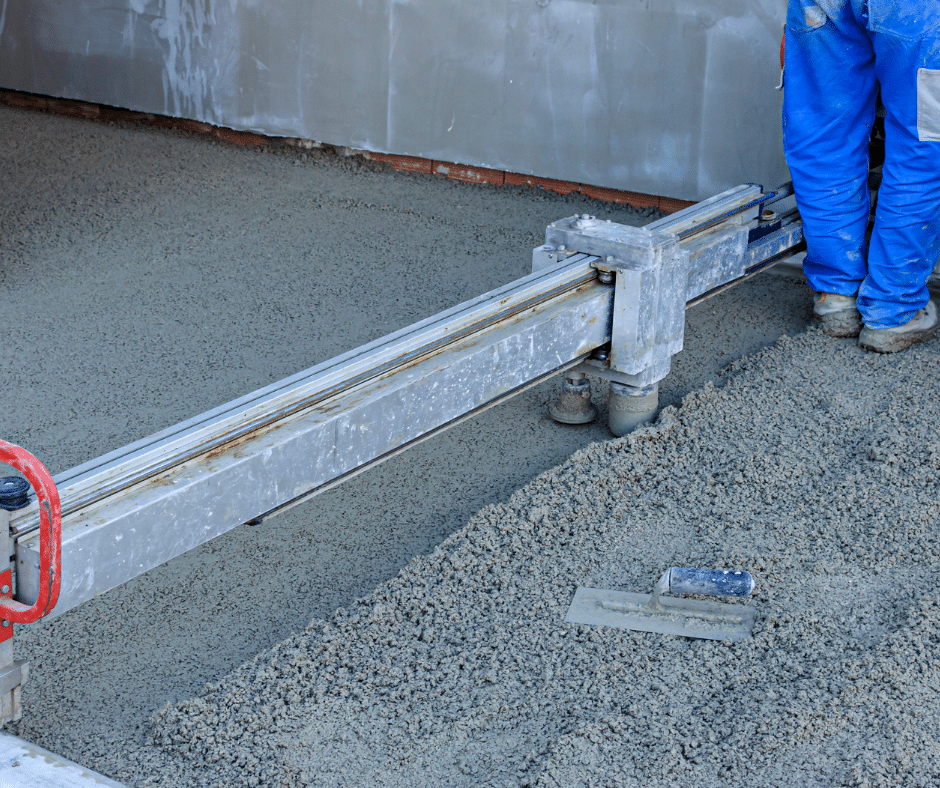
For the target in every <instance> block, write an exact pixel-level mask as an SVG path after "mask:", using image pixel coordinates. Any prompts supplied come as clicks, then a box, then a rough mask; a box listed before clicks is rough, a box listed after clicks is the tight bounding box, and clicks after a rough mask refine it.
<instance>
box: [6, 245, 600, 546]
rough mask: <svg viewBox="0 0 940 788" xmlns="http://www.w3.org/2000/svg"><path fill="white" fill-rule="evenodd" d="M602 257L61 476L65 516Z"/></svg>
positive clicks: (434, 347) (582, 274) (34, 519)
mask: <svg viewBox="0 0 940 788" xmlns="http://www.w3.org/2000/svg"><path fill="white" fill-rule="evenodd" d="M594 261H595V258H593V257H589V256H588V255H575V256H573V257H570V258H569V259H568V260H567V261H566V263H567V264H566V265H556V266H554V267H550V268H547V269H545V270H543V271H540V272H539V273H538V274H533V275H530V276H527V277H525V278H523V279H519V280H517V281H515V282H512V283H511V284H508V285H506V286H504V287H500V288H497V289H496V290H492V291H490V292H489V293H486V294H484V295H482V296H479V297H477V298H474V299H472V300H470V301H466V302H464V303H463V304H460V305H458V306H456V307H453V308H452V309H448V310H446V311H444V312H441V313H439V314H437V315H435V316H434V317H431V318H428V319H427V320H423V321H421V322H419V323H416V324H414V325H412V326H408V327H407V328H404V329H402V330H400V331H397V332H395V333H393V334H389V335H388V336H385V337H382V338H381V339H378V340H376V341H374V342H371V343H369V344H367V345H364V346H363V347H361V348H357V349H356V350H353V351H350V352H348V353H344V354H342V355H340V356H337V357H336V358H333V359H331V360H329V361H326V362H324V363H322V364H319V365H317V366H315V367H311V368H310V369H307V370H304V371H302V372H299V373H297V374H295V375H292V376H290V377H288V378H285V379H283V380H281V381H279V382H277V383H273V384H271V385H269V386H266V387H264V388H262V389H259V390H257V391H255V392H252V393H251V394H247V395H245V396H243V397H240V398H238V399H235V400H232V401H231V402H228V403H226V404H225V405H221V406H219V407H217V408H214V409H212V410H210V411H207V412H205V413H203V414H201V415H199V416H196V417H194V418H192V419H189V420H187V421H184V422H181V423H180V424H177V425H174V426H172V427H169V428H168V429H166V430H163V431H161V432H158V433H156V434H154V435H151V436H149V437H147V438H144V439H142V440H140V441H137V442H135V443H132V444H129V445H128V446H125V447H123V448H121V449H118V450H116V451H113V452H110V453H108V454H105V455H103V456H101V457H98V458H96V459H94V460H91V461H90V462H87V463H84V464H82V465H79V466H76V467H75V468H72V469H71V470H68V471H65V472H64V473H61V474H58V475H57V476H55V477H54V481H55V483H56V486H57V487H58V489H59V494H60V497H61V500H62V514H63V516H68V515H71V514H73V513H75V512H78V511H79V510H81V509H83V508H85V507H87V506H89V505H91V504H93V503H95V502H96V501H99V500H102V499H104V498H107V497H108V496H112V495H114V494H115V493H117V492H119V491H120V490H123V489H127V488H128V487H131V486H133V485H135V484H137V483H139V482H141V481H144V480H145V479H147V478H150V477H152V476H155V475H157V474H159V473H162V472H164V471H167V470H169V469H170V468H172V467H174V466H175V465H179V464H181V463H183V462H185V461H186V460H188V459H192V458H193V457H197V456H199V455H200V454H204V453H206V452H208V451H211V450H213V449H216V448H219V447H220V446H223V445H224V444H226V443H228V442H230V441H233V440H238V439H240V438H242V437H244V436H245V435H248V434H249V433H251V432H253V431H256V430H258V429H260V428H262V427H265V426H268V425H270V424H274V423H275V422H277V421H279V420H281V419H283V418H285V417H287V416H289V415H291V414H293V413H296V412H298V411H301V410H303V409H305V408H309V407H311V406H313V405H315V404H317V403H318V402H322V401H324V400H326V399H328V398H330V397H332V396H335V395H336V394H338V393H340V392H341V391H343V390H347V389H350V388H352V387H353V386H356V385H358V384H360V383H363V382H365V381H367V380H370V379H372V378H375V377H378V376H380V375H382V374H384V373H385V372H388V371H389V370H391V369H394V368H396V367H399V366H402V365H405V364H408V363H410V362H412V361H414V360H416V359H419V358H421V357H422V356H425V355H428V354H431V353H434V352H437V351H439V350H440V349H441V348H443V347H445V346H446V345H448V344H450V343H453V342H456V341H458V340H460V339H462V338H464V337H467V336H470V335H472V334H473V333H475V332H478V331H480V330H482V329H484V328H486V327H487V326H490V325H493V324H495V323H499V322H502V321H505V320H507V319H508V318H511V317H513V316H514V315H516V314H519V313H520V312H522V311H524V310H526V309H529V308H531V307H533V306H536V305H538V304H540V303H544V302H545V301H548V300H550V299H552V298H554V297H555V296H557V295H559V294H561V293H564V292H566V291H568V290H571V289H573V288H575V287H577V286H579V285H581V284H583V283H585V282H587V281H590V280H591V279H593V278H594V277H595V276H596V275H597V274H596V271H594V269H593V268H592V267H591V263H593V262H594ZM38 526H39V511H38V506H37V505H36V504H35V503H33V504H32V505H31V506H29V507H27V508H25V509H21V510H19V511H18V512H17V513H16V514H15V516H14V517H13V518H12V520H11V524H10V527H11V530H12V532H13V533H14V534H18V535H19V534H25V533H29V532H31V531H32V530H34V529H35V528H38Z"/></svg>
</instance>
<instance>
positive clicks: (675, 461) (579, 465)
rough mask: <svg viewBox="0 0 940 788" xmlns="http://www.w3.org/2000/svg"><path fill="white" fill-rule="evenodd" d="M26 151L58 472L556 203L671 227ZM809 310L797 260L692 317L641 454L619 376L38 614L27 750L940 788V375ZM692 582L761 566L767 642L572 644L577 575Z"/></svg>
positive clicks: (260, 164) (378, 325) (251, 169)
mask: <svg viewBox="0 0 940 788" xmlns="http://www.w3.org/2000/svg"><path fill="white" fill-rule="evenodd" d="M0 129H2V132H3V137H4V140H5V141H6V145H5V147H4V150H3V153H2V154H0V155H2V156H3V158H4V162H3V169H4V172H5V173H6V176H5V178H4V185H3V201H2V203H0V226H2V228H3V235H2V237H0V255H2V256H0V295H2V299H3V301H2V303H3V307H2V314H3V318H4V319H3V326H4V327H3V332H4V333H3V337H4V344H5V349H6V352H5V353H4V354H3V356H2V358H0V375H2V379H3V392H4V397H3V401H4V408H3V409H2V413H0V435H2V436H3V437H4V438H5V439H7V440H10V441H12V442H14V443H18V444H20V445H23V446H25V447H26V448H28V449H30V450H31V451H33V452H34V453H35V454H37V455H38V456H39V457H40V458H41V459H43V460H44V461H45V462H46V464H47V465H48V466H49V468H50V469H51V470H52V471H53V472H54V473H55V472H58V471H62V470H64V469H66V468H69V467H71V466H73V465H76V464H78V463H80V462H83V461H85V460H88V459H90V458H92V457H94V456H97V455H99V454H101V453H103V452H105V451H108V450H110V449H113V448H117V447H119V446H122V445H124V444H126V443H128V442H130V441H132V440H135V439H137V438H140V437H143V436H145V435H147V434H150V433H152V432H154V431H156V430H158V429H161V428H163V427H165V426H168V425H171V424H173V423H176V422H178V421H180V420H182V419H184V418H187V417H189V416H193V415H195V414H197V413H199V412H202V411H203V410H206V409H208V408H210V407H212V406H214V405H217V404H220V403H222V402H225V401H227V400H230V399H232V398H234V397H236V396H238V395H240V394H244V393H247V392H249V391H252V390H253V389H255V388H258V387H259V386H261V385H264V384H267V383H269V382H272V381H275V380H278V379H280V378H282V377H285V376H287V375H289V374H292V373H294V372H297V371H299V370H301V369H304V368H307V367H309V366H312V365H313V364H315V363H317V362H319V361H322V360H324V359H326V358H329V357H331V356H333V355H336V354H337V353H339V352H341V351H344V350H348V349H351V348H353V347H356V346H358V345H361V344H363V343H364V342H367V341H369V340H371V339H374V338H375V337H377V336H380V335H382V334H385V333H388V332H389V331H392V330H394V329H396V328H399V327H402V326H404V325H407V324H409V323H411V322H414V321H416V320H419V319H421V318H424V317H426V316H428V315H430V314H433V313H434V312H437V311H440V310H441V309H444V308H446V307H448V306H451V305H453V304H455V303H458V302H460V301H462V300H466V299H468V298H471V297H473V296H476V295H478V294H480V293H482V292H485V291H487V290H489V289H492V288H493V287H495V286H497V285H499V284H502V283H505V282H509V281H512V280H513V279H516V278H518V277H520V276H522V275H524V274H526V273H527V272H528V269H529V265H530V259H531V258H530V253H531V249H532V248H533V247H534V246H537V245H538V244H539V243H541V239H542V237H543V233H544V228H545V226H546V225H547V224H548V223H549V222H550V221H552V220H554V219H557V218H560V217H562V216H567V215H571V214H573V213H583V212H589V213H592V214H596V215H598V216H600V217H603V218H610V219H612V220H614V221H620V222H627V223H634V224H642V223H645V222H647V221H649V220H650V219H651V218H653V217H652V216H651V215H649V214H644V213H639V212H634V211H632V210H630V209H627V208H624V207H620V206H610V205H606V204H603V203H598V202H593V201H590V200H587V199H585V198H583V197H580V196H572V195H569V196H564V197H562V196H559V195H555V194H552V193H549V192H543V191H540V190H535V189H529V188H522V187H500V188H491V187H478V186H470V185H466V184H459V183H454V182H451V181H447V180H444V179H438V178H434V177H430V176H410V175H404V174H401V173H397V172H392V171H390V170H388V169H387V168H385V167H384V166H382V165H375V164H372V163H368V162H364V161H362V160H361V159H343V158H341V157H338V156H336V155H334V154H333V153H330V152H323V151H309V152H305V153H304V152H301V151H298V150H290V149H284V150H266V151H259V150H254V149H246V148H238V147H234V146H229V145H225V144H219V143H213V142H210V141H209V140H207V139H205V138H201V137H197V136H190V135H185V134H180V133H172V132H166V131H157V130H154V129H150V128H138V127H132V126H127V127H125V126H108V125H103V124H96V123H93V122H88V121H80V120H74V119H65V118H60V117H54V116H49V115H41V114H29V113H24V112H21V111H16V110H9V109H0ZM807 304H808V298H807V291H806V289H805V286H804V285H803V284H802V283H801V282H800V281H799V279H798V278H795V277H793V276H791V275H782V274H775V273H773V272H771V273H767V274H763V275H761V276H760V277H757V278H755V279H753V280H751V281H749V282H747V283H745V284H743V285H740V286H738V287H736V288H734V289H732V290H730V291H728V292H726V293H724V294H722V295H720V296H717V297H715V298H713V299H711V300H709V301H707V302H705V303H703V304H701V305H699V306H697V307H695V308H693V309H692V310H691V311H690V312H689V313H688V319H687V330H686V339H685V350H684V351H683V352H682V353H681V354H680V355H679V356H677V357H676V359H675V360H674V371H673V373H672V374H671V375H670V376H669V378H668V379H667V381H666V382H665V384H664V386H663V396H662V398H663V401H664V404H666V405H672V406H679V407H678V409H677V410H668V411H667V412H666V413H665V414H664V416H663V417H662V418H661V419H660V423H659V424H658V426H656V427H655V428H653V429H652V430H650V431H648V432H644V433H642V434H641V435H640V436H637V437H633V438H629V437H628V438H627V439H624V440H621V441H613V440H611V439H610V437H609V434H608V433H607V432H606V427H605V426H604V425H605V422H606V413H605V412H604V407H603V405H604V395H603V390H600V391H598V396H597V397H596V399H597V400H598V404H599V405H600V406H601V411H602V412H601V417H600V419H599V420H598V422H597V423H596V424H594V425H591V426H588V427H580V428H575V427H561V426H558V425H556V424H554V423H553V422H552V421H551V420H550V419H548V417H547V415H546V407H547V404H548V402H549V400H550V399H551V397H552V394H553V391H554V384H546V385H544V386H541V387H538V388H535V389H532V390H530V391H528V392H526V393H525V394H523V395H521V396H519V397H517V398H516V399H515V400H513V401H511V402H509V403H507V404H505V405H503V406H500V407H498V408H494V409H492V410H490V411H488V412H487V413H485V414H483V415H482V416H481V417H479V418H477V419H476V420H473V421H471V422H469V423H466V424H464V425H461V426H460V427H457V428H455V429H453V430H451V431H449V432H447V433H445V434H443V435H441V436H439V437H437V438H435V439H433V440H431V441H428V442H427V443H425V444H423V445H421V446H418V447H416V448H414V449H412V450H410V451H409V452H407V453H405V454H404V455H402V456H400V457H398V458H396V459H395V460H393V461H391V462H388V463H386V464H384V465H382V466H380V467H379V468H377V469H374V470H372V471H370V472H368V473H365V474H363V475H362V476H360V477H358V478H356V479H353V480H352V481H350V482H349V483H347V484H344V485H342V486H341V487H339V488H336V489H334V490H332V491H330V492H328V493H325V494H323V495H321V496H319V497H317V498H315V499H314V500H312V501H311V502H309V503H307V504H305V505H303V506H300V507H297V508H295V509H293V510H291V511H289V512H287V513H285V514H283V515H281V516H279V517H276V518H274V519H272V520H270V521H267V522H266V523H264V524H263V525H261V526H258V527H248V526H244V527H241V528H238V529H236V530H235V531H233V532H231V533H229V534H227V535H226V536H224V537H222V538H220V539H218V540H215V541H214V542H212V543H210V544H208V545H206V546H204V547H203V548H200V549H198V550H195V551H193V552H192V553H189V554H187V555H185V556H182V557H181V558H179V559H177V560H175V561H172V562H170V563H168V564H166V565H164V566H161V567H159V568H157V569H155V570H153V571H151V572H150V573H148V574H147V575H146V576H143V577H141V578H138V579H136V580H134V581H132V582H130V583H128V584H126V585H125V586H123V587H121V588H119V589H116V590H115V591H113V592H111V593H109V594H106V595H104V596H102V597H100V598H98V599H95V600H93V601H91V602H88V603H86V604H84V605H82V606H81V607H79V608H77V609H76V610H74V611H71V612H70V613H68V614H66V615H64V616H62V617H60V618H57V619H55V620H53V621H51V622H45V623H40V624H37V625H34V626H31V627H22V628H19V629H18V630H17V636H16V645H17V652H18V656H19V657H23V658H28V659H29V660H30V661H31V678H30V681H29V683H28V685H27V686H26V689H25V690H24V707H25V716H24V719H23V721H22V722H20V723H19V724H17V725H13V726H10V729H11V730H13V731H14V732H16V733H18V734H19V735H20V736H22V737H24V738H26V739H28V740H30V741H32V742H34V743H36V744H39V745H41V746H44V747H46V748H47V749H50V750H53V751H55V752H57V753H59V754H61V755H64V756H66V757H69V758H71V759H73V760H76V761H78V762H79V763H82V764H83V765H86V766H88V767H89V768H92V769H95V770H97V771H100V772H102V773H104V774H106V775H108V776H110V777H112V778H114V779H117V780H119V781H121V782H123V783H125V784H127V785H128V786H143V785H148V786H149V785H153V786H158V785H159V786H187V785H206V786H210V785H213V786H214V785H252V786H267V785H272V786H275V785H303V784H309V785H354V784H355V785H360V784H372V785H403V786H404V785H429V786H430V785H467V786H471V785H472V786H479V785H501V786H502V785H546V786H547V785H558V786H566V785H643V786H647V785H670V786H681V785H688V784H692V783H693V782H694V783H695V784H701V785H721V786H724V785H729V786H730V785H736V784H741V783H742V781H744V780H748V781H750V782H753V783H755V784H761V785H795V784H801V785H820V786H822V785H826V786H831V785H859V786H861V785H892V786H896V785H912V786H913V785H925V786H926V785H935V784H937V779H936V778H937V775H936V774H935V773H933V772H931V771H930V769H932V768H934V767H933V766H932V764H933V763H937V762H938V761H937V758H936V756H937V754H938V744H937V742H938V741H940V735H938V731H937V722H936V719H935V715H931V714H929V713H928V711H929V710H930V709H932V708H935V707H936V702H937V698H936V693H937V691H938V689H940V684H938V676H937V673H936V672H935V670H934V669H933V668H932V667H931V665H930V663H929V661H925V659H924V658H923V655H924V654H925V653H929V652H930V650H931V649H934V650H935V649H936V647H937V645H938V643H937V638H938V628H937V626H936V622H937V616H936V597H935V596H933V597H931V596H930V594H935V593H936V588H937V567H938V565H940V559H938V555H937V554H938V551H940V546H938V540H937V538H936V536H935V534H936V533H937V531H936V527H935V526H936V521H937V517H938V512H937V511H936V509H937V504H936V501H937V500H938V498H937V495H936V493H937V490H936V485H937V474H936V468H935V465H934V464H935V461H936V457H937V456H940V455H938V454H937V452H940V449H938V448H937V447H936V445H935V440H936V439H935V437H933V436H935V435H936V434H937V426H938V425H937V424H934V423H933V421H931V420H930V419H931V418H933V417H932V416H931V417H930V418H924V417H923V410H926V411H928V412H929V411H930V410H931V408H930V405H929V398H930V389H929V387H928V384H929V382H930V381H932V380H935V379H936V372H937V366H938V363H940V356H938V352H937V349H936V346H935V344H930V345H928V346H926V347H924V348H922V349H918V350H916V351H911V352H909V353H906V354H903V355H902V356H899V357H877V356H870V355H867V354H863V353H861V352H859V351H858V350H857V348H855V346H854V345H853V344H852V343H851V342H832V341H831V340H826V339H825V338H824V337H822V336H820V335H819V334H817V333H815V332H814V331H810V332H809V333H805V332H806V328H807V323H808V317H809V309H808V306H807ZM785 335H789V336H791V337H795V338H793V339H785V340H783V341H782V342H779V343H778V344H776V345H774V346H773V347H772V348H771V349H770V350H767V351H764V350H763V349H764V348H767V347H768V346H770V345H772V344H773V343H775V342H777V340H779V339H780V337H782V336H785ZM755 353H757V354H758V355H756V356H753V354H755ZM748 356H751V358H750V359H749V360H747V361H744V362H739V361H738V360H739V359H742V358H744V357H748ZM729 365H730V366H729ZM843 369H845V370H849V372H847V373H846V374H843V373H842V372H841V371H839V372H834V370H843ZM712 384H713V385H712ZM683 398H687V399H686V400H685V402H684V403H682V400H683ZM680 403H682V404H681V405H680ZM919 408H921V409H923V410H919ZM937 420H940V417H937V419H934V421H937ZM422 556H423V557H422ZM673 563H676V564H681V563H696V564H698V563H705V564H708V565H732V566H733V567H734V568H744V569H749V570H751V571H753V572H754V573H755V574H756V575H757V577H758V594H757V598H756V600H755V604H757V605H758V607H759V608H760V611H761V615H760V618H759V624H758V631H757V633H756V634H755V637H754V639H753V641H751V642H749V643H748V644H747V645H745V646H738V647H732V646H728V645H725V644H704V645H703V644H701V643H698V642H692V641H670V640H668V639H663V638H662V637H661V636H652V635H635V634H625V633H617V632H612V631H603V632H599V631H592V630H591V629H589V628H586V627H576V626H572V625H565V624H563V618H564V616H563V613H564V607H566V605H567V602H568V601H570V595H571V593H573V590H574V587H575V586H576V585H578V584H585V583H587V584H590V583H594V584H606V585H607V586H609V587H616V588H623V589H625V590H647V589H648V587H649V586H650V585H651V583H652V581H653V580H654V579H655V577H656V576H658V574H659V573H660V572H661V570H662V569H663V568H665V567H666V566H668V565H670V564H673ZM807 589H809V590H807ZM259 611H264V612H259ZM337 611H339V612H337ZM892 654H893V655H896V656H897V659H895V660H894V661H893V662H892V661H891V660H892V656H891V655H892ZM256 655H257V656H256ZM246 663H247V664H246ZM243 664H246V666H245V667H239V666H242V665H243ZM233 671H235V672H234V673H233ZM801 693H802V694H801ZM840 704H841V705H840ZM852 704H854V705H852ZM155 712H156V716H154V714H155ZM866 715H867V717H866ZM872 715H874V718H877V720H878V722H877V724H875V725H867V726H866V725H863V724H862V721H864V720H865V719H869V720H871V719H873V716H872ZM775 742H776V743H775ZM833 754H835V756H838V757H835V756H834V755H833ZM788 769H789V771H788ZM794 770H795V771H794ZM794 775H796V777H795V776H794ZM800 775H804V776H805V779H802V778H801V777H800ZM797 778H799V779H797Z"/></svg>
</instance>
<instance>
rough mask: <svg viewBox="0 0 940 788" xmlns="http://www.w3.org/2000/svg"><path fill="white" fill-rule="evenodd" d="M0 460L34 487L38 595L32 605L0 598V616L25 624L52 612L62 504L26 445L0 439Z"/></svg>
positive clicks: (58, 566) (58, 574) (59, 558)
mask: <svg viewBox="0 0 940 788" xmlns="http://www.w3.org/2000/svg"><path fill="white" fill-rule="evenodd" d="M0 462H5V463H6V464H7V465H12V466H13V467H14V468H16V469H17V470H18V471H20V472H21V473H22V474H23V475H24V476H25V477H26V479H27V480H28V481H29V483H30V484H31V485H32V486H33V489H34V490H35V491H36V499H37V500H38V501H39V598H38V599H37V600H36V602H35V604H33V605H24V604H23V603H22V602H16V601H14V600H12V599H3V600H0V619H3V620H4V621H10V622H12V623H14V624H29V623H32V622H33V621H38V620H39V619H40V618H42V617H43V616H46V615H48V614H49V613H50V612H52V608H54V607H55V603H56V602H58V601H59V581H60V578H61V574H62V507H61V506H60V504H59V491H58V490H57V489H56V486H55V482H54V481H52V476H50V475H49V471H47V470H46V466H45V465H43V464H42V463H41V462H40V461H39V460H37V459H36V458H35V457H34V456H33V455H32V454H30V453H29V452H28V451H26V449H21V448H20V447H19V446H14V445H13V444H12V443H7V442H6V441H4V440H0Z"/></svg>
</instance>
